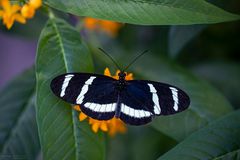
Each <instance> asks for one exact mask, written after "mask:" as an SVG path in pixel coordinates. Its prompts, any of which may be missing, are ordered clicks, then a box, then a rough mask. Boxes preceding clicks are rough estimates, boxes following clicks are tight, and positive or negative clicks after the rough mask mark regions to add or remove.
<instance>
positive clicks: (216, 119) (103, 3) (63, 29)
mask: <svg viewBox="0 0 240 160" xmlns="http://www.w3.org/2000/svg"><path fill="white" fill-rule="evenodd" d="M211 2H212V1H211ZM230 2H233V1H228V2H224V3H222V4H224V5H226V3H229V4H230ZM234 2H235V1H234ZM219 3H220V2H219ZM234 4H235V3H234ZM224 5H223V6H224ZM234 6H235V5H234ZM226 8H227V7H226ZM226 8H225V9H226ZM55 9H58V10H60V11H61V12H58V11H56V10H55ZM42 10H43V11H44V13H45V12H47V13H48V16H45V17H43V15H41V17H40V19H39V20H36V21H34V22H32V24H30V25H29V26H28V27H25V26H24V30H22V28H21V27H20V29H19V28H18V27H19V26H18V27H17V28H16V31H15V32H14V33H15V34H16V33H17V34H18V35H22V34H24V35H25V34H26V33H25V32H29V30H31V31H32V33H31V32H29V33H27V34H28V35H31V37H35V36H36V35H38V33H36V32H38V31H39V30H40V29H39V28H41V25H43V23H42V22H43V21H45V19H46V18H47V19H48V21H47V23H46V25H45V26H44V27H43V29H42V32H41V35H40V37H39V42H38V49H37V57H36V70H35V72H34V70H33V69H30V70H29V71H27V72H25V73H23V74H21V75H19V76H18V77H17V78H15V79H14V80H13V81H11V82H10V83H9V84H8V85H7V86H6V87H5V88H3V89H2V91H0V159H2V158H3V159H7V158H10V159H11V158H23V159H36V157H37V156H38V155H39V154H40V153H42V155H43V159H46V160H48V159H51V160H55V159H56V160H59V159H69V160H75V159H76V160H95V159H97V160H104V159H110V160H111V159H116V160H118V159H119V160H120V159H131V160H139V159H140V160H141V159H142V160H144V159H157V158H159V159H163V160H165V159H167V160H176V159H189V160H190V159H239V158H240V148H239V146H240V139H239V135H240V130H239V128H240V118H239V117H240V111H234V108H233V107H232V106H231V105H230V103H229V100H230V102H231V103H232V104H234V105H235V106H234V107H235V108H237V107H236V106H239V104H240V102H239V95H240V93H239V79H240V75H239V65H238V64H235V63H233V62H229V63H227V62H224V63H223V62H221V63H212V61H211V59H210V63H202V62H201V59H200V58H199V57H204V56H206V55H208V54H209V57H211V56H212V57H213V59H214V60H215V59H216V57H220V58H222V59H225V60H229V59H231V60H233V59H234V58H235V57H234V58H233V57H231V56H229V54H228V52H229V53H230V52H235V51H236V50H233V51H232V48H233V46H234V47H236V48H239V36H236V37H237V40H235V41H234V39H230V40H229V39H226V40H228V41H229V42H228V45H229V46H230V47H229V46H227V47H226V48H224V49H225V50H224V51H226V53H225V54H227V56H226V55H224V54H223V53H222V52H220V51H222V48H221V47H223V46H224V45H219V44H227V42H226V41H224V42H222V43H220V40H222V39H224V40H225V38H224V37H221V36H219V35H222V34H225V33H224V31H223V30H222V29H219V28H221V25H214V26H213V27H212V25H208V28H206V26H207V25H206V24H212V23H219V22H227V21H233V20H239V15H236V14H232V13H229V12H226V11H224V10H223V9H221V8H219V7H217V6H215V5H213V4H211V3H209V2H206V1H204V0H85V1H83V0H68V1H64V0H45V1H44V7H43V9H42ZM52 10H54V12H53V11H52ZM55 12H57V14H56V15H59V16H58V17H57V16H55V15H54V13H55ZM59 13H60V14H59ZM66 13H71V14H73V16H71V17H70V18H69V17H68V16H67V14H66ZM76 16H90V17H94V18H99V19H106V20H113V21H118V22H123V23H130V24H138V25H188V24H201V25H191V26H170V27H169V26H164V27H143V26H142V27H139V26H133V25H125V26H124V27H123V29H122V33H124V34H122V35H121V36H120V38H119V37H118V38H116V39H113V38H106V37H104V36H103V35H101V34H99V35H98V36H99V37H100V38H99V37H95V35H94V34H89V33H88V32H87V31H86V29H83V28H82V19H81V18H76ZM60 17H61V18H60ZM63 17H64V18H63ZM73 17H74V18H73ZM67 18H69V21H70V22H75V21H77V25H76V27H73V26H71V25H70V24H69V23H68V22H67V21H65V20H63V19H67ZM71 18H72V19H71ZM76 19H77V20H76ZM39 23H40V24H41V25H38V24H39ZM235 24H236V23H231V25H232V26H234V25H235ZM32 26H38V27H37V28H34V29H35V30H32V29H31V28H32ZM219 26H220V27H219ZM98 27H99V26H98ZM211 27H212V28H211ZM228 27H229V28H230V29H229V28H228V30H230V31H232V32H230V33H231V34H229V33H226V35H227V36H229V35H230V36H231V35H235V30H234V27H232V28H233V29H232V28H231V26H230V25H229V26H228ZM236 28H237V27H236ZM203 29H205V30H204V31H203ZM99 30H101V29H99ZM99 30H98V31H99ZM33 31H36V32H33ZM201 31H203V32H205V33H204V36H205V37H204V36H203V37H201V35H200V32H201ZM80 32H81V34H80ZM120 34H121V32H120ZM201 34H202V32H201ZM196 35H199V36H198V37H197V39H196ZM151 38H152V39H151ZM194 38H195V40H196V41H192V40H194ZM219 39H220V40H219ZM208 40H209V41H210V40H212V41H214V42H216V44H215V46H214V45H212V44H210V43H209V41H208ZM218 40H219V41H218ZM189 42H191V43H189ZM194 42H195V43H194ZM199 42H202V43H203V44H201V45H199V44H200V43H199ZM100 44H101V45H100ZM89 46H91V47H89ZM102 46H104V47H103V48H104V49H106V48H107V49H106V50H108V49H109V50H113V51H114V52H115V53H121V54H120V55H116V57H118V58H119V59H117V62H119V61H122V62H123V63H122V64H126V63H127V62H126V61H129V59H130V56H132V55H131V52H134V53H136V52H138V51H136V50H143V49H146V48H147V49H148V48H150V53H149V54H148V55H146V56H145V57H144V58H142V59H140V60H139V61H138V62H137V63H135V64H134V65H133V66H132V71H131V70H130V72H132V73H133V74H134V78H136V79H149V80H153V81H159V82H163V83H169V84H172V85H174V86H178V87H179V88H181V89H183V90H184V91H186V92H187V93H188V94H189V96H190V99H191V105H190V108H189V109H188V110H186V111H184V112H181V113H179V114H176V115H170V116H164V117H163V116H160V117H155V118H154V121H153V122H152V123H151V124H149V125H148V126H140V127H138V128H137V127H129V128H128V132H127V133H126V134H125V135H121V136H117V137H114V138H112V137H111V138H110V137H108V138H106V137H107V136H106V134H105V133H103V132H101V131H100V132H98V133H97V134H96V133H93V132H92V130H91V126H90V125H89V124H88V122H87V121H84V122H79V118H78V116H79V113H78V112H77V111H75V110H73V108H72V106H71V105H70V104H68V103H65V102H63V101H62V100H60V99H59V98H57V97H56V96H54V95H53V93H52V91H51V89H50V82H51V80H52V79H53V78H54V77H55V76H57V75H60V74H63V73H66V72H90V73H91V72H92V73H95V72H101V73H102V72H103V69H104V68H105V67H106V66H108V67H109V66H113V65H112V63H111V64H110V63H107V62H109V61H108V60H106V57H105V56H102V54H99V53H98V54H95V53H96V49H97V48H98V47H102ZM129 46H130V47H129ZM203 46H204V47H203ZM211 46H212V48H213V49H212V50H211V51H209V52H210V53H201V54H200V55H198V54H199V53H198V52H197V51H198V50H200V49H201V47H203V48H207V49H206V50H209V48H210V47H211ZM111 47H112V48H111ZM145 47H146V48H145ZM151 47H152V48H153V49H152V48H151ZM191 47H192V48H191ZM194 47H195V48H194ZM228 47H229V48H228ZM89 48H91V50H90V49H89ZM129 48H131V49H132V50H133V51H131V50H130V49H129ZM183 48H184V50H183ZM230 48H231V49H230ZM206 50H203V51H206ZM201 51H202V50H201ZM163 52H164V53H163ZM167 52H169V53H167ZM109 53H110V54H112V53H111V52H109ZM179 53H181V54H179ZM216 53H217V54H216ZM219 53H220V54H219ZM237 53H238V52H237ZM221 54H223V55H221ZM203 55H204V56H203ZM221 56H222V57H221ZM113 57H115V56H113ZM173 57H174V59H172V58H173ZM182 57H183V58H182ZM204 58H205V57H204ZM93 59H94V60H95V63H93ZM182 59H184V60H182ZM193 59H194V60H193ZM204 60H205V59H204ZM196 62H197V63H196ZM94 66H96V67H95V68H96V70H94ZM110 68H111V67H110ZM193 73H195V74H196V75H197V76H195V75H194V74H193ZM35 75H36V79H37V80H36V81H35ZM1 76H2V75H1ZM202 78H204V79H205V80H206V81H204V80H203V79H202ZM207 81H209V82H210V83H211V84H213V86H214V87H213V86H211V85H210V84H209V83H208V82H207ZM35 87H36V90H35ZM215 87H216V88H217V89H216V88H215ZM218 90H219V91H220V92H219V91H218ZM35 95H36V97H35ZM224 95H225V96H224ZM35 109H36V112H35ZM229 112H232V113H231V114H228V113H229ZM35 114H36V115H35ZM226 114H228V115H227V116H226ZM37 129H38V130H37ZM40 144H41V148H40ZM163 154H164V155H163ZM40 155H41V154H40ZM4 156H5V157H4ZM6 156H8V157H6ZM9 156H11V157H9ZM14 156H16V157H14ZM18 156H19V157H18Z"/></svg>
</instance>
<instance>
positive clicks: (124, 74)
mask: <svg viewBox="0 0 240 160" xmlns="http://www.w3.org/2000/svg"><path fill="white" fill-rule="evenodd" d="M118 76H119V79H125V77H126V73H125V72H122V71H121V72H119V73H118Z"/></svg>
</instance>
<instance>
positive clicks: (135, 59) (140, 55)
mask: <svg viewBox="0 0 240 160" xmlns="http://www.w3.org/2000/svg"><path fill="white" fill-rule="evenodd" d="M147 52H148V50H145V51H144V52H142V53H141V54H139V55H138V56H137V57H136V58H134V59H133V60H132V62H131V63H129V65H128V66H127V67H125V68H124V70H123V72H124V71H126V70H127V69H128V68H129V67H130V66H131V65H132V64H133V63H134V62H136V61H137V60H138V59H139V58H140V57H142V56H143V55H144V54H145V53H147Z"/></svg>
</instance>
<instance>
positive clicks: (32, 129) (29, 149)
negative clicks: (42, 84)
mask: <svg viewBox="0 0 240 160" xmlns="http://www.w3.org/2000/svg"><path fill="white" fill-rule="evenodd" d="M34 93H35V76H34V70H33V69H31V70H28V71H26V72H24V73H22V74H21V75H19V76H18V77H16V78H15V79H14V80H13V81H11V82H10V83H9V84H8V85H7V86H6V87H5V88H3V89H2V90H1V91H0V159H36V157H37V155H38V154H39V153H40V144H39V139H38V130H37V123H36V119H35V118H36V117H35V108H34V107H35V105H34V103H35V102H34Z"/></svg>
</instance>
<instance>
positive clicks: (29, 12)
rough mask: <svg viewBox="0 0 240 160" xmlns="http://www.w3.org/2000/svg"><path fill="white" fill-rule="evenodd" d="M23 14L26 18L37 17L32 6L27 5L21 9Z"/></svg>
mask: <svg viewBox="0 0 240 160" xmlns="http://www.w3.org/2000/svg"><path fill="white" fill-rule="evenodd" d="M21 14H22V16H23V17H25V18H32V17H33V16H34V15H35V9H34V8H33V7H32V6H31V5H29V4H25V5H23V7H22V9H21Z"/></svg>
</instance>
